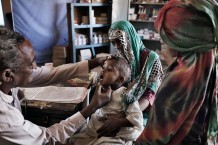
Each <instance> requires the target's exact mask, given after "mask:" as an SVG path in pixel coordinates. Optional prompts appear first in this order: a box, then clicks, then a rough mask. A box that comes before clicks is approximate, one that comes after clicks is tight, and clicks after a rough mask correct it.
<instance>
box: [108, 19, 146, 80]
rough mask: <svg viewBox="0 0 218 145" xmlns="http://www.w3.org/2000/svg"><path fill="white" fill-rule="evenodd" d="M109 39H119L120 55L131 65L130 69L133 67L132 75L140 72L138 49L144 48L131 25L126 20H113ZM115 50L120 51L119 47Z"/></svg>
mask: <svg viewBox="0 0 218 145" xmlns="http://www.w3.org/2000/svg"><path fill="white" fill-rule="evenodd" d="M109 39H110V40H115V39H119V40H120V42H121V43H122V46H123V52H124V54H121V56H122V57H124V58H125V59H126V60H127V61H128V62H129V64H130V65H132V69H134V72H133V73H134V74H133V76H137V75H138V74H139V72H140V70H139V68H140V66H139V61H140V51H142V50H143V49H145V46H144V44H143V43H142V40H141V39H140V37H139V36H138V34H137V32H136V30H135V28H134V27H133V25H132V24H131V23H129V22H128V21H117V22H114V23H113V24H112V26H111V28H110V30H109ZM117 51H118V52H119V53H121V52H120V51H119V49H118V50H117Z"/></svg>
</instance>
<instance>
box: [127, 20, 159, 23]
mask: <svg viewBox="0 0 218 145" xmlns="http://www.w3.org/2000/svg"><path fill="white" fill-rule="evenodd" d="M129 21H130V22H142V23H154V22H155V20H152V21H151V20H129Z"/></svg>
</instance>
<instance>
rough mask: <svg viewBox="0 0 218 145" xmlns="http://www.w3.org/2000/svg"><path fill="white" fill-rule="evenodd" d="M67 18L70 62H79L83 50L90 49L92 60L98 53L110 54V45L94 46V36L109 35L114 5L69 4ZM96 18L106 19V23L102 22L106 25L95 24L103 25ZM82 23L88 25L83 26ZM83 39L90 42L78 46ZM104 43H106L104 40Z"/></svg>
mask: <svg viewBox="0 0 218 145" xmlns="http://www.w3.org/2000/svg"><path fill="white" fill-rule="evenodd" d="M105 14H106V16H105ZM102 15H103V16H102ZM67 17H68V32H69V46H70V47H69V57H68V62H73V63H75V62H77V61H78V58H79V57H78V55H79V53H80V52H79V51H80V50H82V49H90V50H91V53H92V58H94V57H95V56H96V54H97V53H101V52H105V53H108V52H110V43H100V44H94V42H95V41H96V39H94V38H93V36H95V35H97V37H98V36H100V35H101V37H102V36H103V35H106V34H108V30H109V27H110V26H111V21H112V3H68V4H67ZM84 17H85V21H84ZM95 17H96V20H97V18H98V17H104V18H105V17H106V19H107V20H106V19H104V21H102V23H106V24H95V23H96V22H98V23H101V21H95V19H94V18H95ZM74 22H76V23H78V24H75V23H74ZM82 23H87V24H84V25H83V24H82ZM81 24H82V25H81ZM81 37H82V38H84V37H85V38H86V39H88V41H86V42H87V45H77V44H81V43H80V41H81V40H79V39H81ZM95 38H96V37H95ZM104 38H105V37H104ZM83 40H84V39H83ZM78 42H79V43H78ZM102 42H105V41H103V38H102ZM83 44H85V43H83Z"/></svg>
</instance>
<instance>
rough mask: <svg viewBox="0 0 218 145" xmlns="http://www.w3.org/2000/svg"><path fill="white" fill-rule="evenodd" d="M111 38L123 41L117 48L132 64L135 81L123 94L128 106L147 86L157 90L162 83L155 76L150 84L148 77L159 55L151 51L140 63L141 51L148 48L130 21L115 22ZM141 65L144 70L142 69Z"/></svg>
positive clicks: (111, 29) (110, 31)
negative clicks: (143, 62)
mask: <svg viewBox="0 0 218 145" xmlns="http://www.w3.org/2000/svg"><path fill="white" fill-rule="evenodd" d="M109 39H110V40H112V41H113V40H116V39H118V40H119V41H120V42H121V45H122V46H121V47H122V48H118V49H117V51H118V54H119V55H120V56H121V57H124V58H125V59H126V61H127V62H128V63H129V64H130V66H131V70H132V77H131V79H132V80H134V81H135V83H134V85H133V86H132V87H131V89H130V90H128V91H127V92H125V93H124V94H123V95H124V97H123V98H124V103H125V104H126V105H127V106H128V104H131V103H132V102H134V101H136V100H138V99H139V98H140V97H141V96H142V94H143V93H144V92H145V90H146V88H147V87H149V88H150V89H151V90H153V91H154V92H156V91H157V88H158V87H159V84H160V80H159V78H158V77H157V78H155V80H153V82H152V83H150V84H148V78H149V76H150V73H151V70H152V67H153V65H154V63H155V61H156V60H157V59H159V56H158V55H157V54H156V53H155V52H153V51H150V53H149V56H148V57H147V61H146V62H145V64H140V53H141V52H142V51H143V50H144V49H146V48H145V46H144V44H143V42H142V40H141V39H140V37H139V36H138V34H137V32H136V30H135V28H134V27H133V25H132V24H131V23H130V22H128V21H117V22H114V23H113V24H112V26H111V28H110V30H109ZM115 49H116V48H115ZM140 65H142V66H140ZM140 67H141V68H142V70H140ZM148 85H149V86H148Z"/></svg>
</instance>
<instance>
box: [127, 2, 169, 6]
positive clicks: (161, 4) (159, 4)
mask: <svg viewBox="0 0 218 145" xmlns="http://www.w3.org/2000/svg"><path fill="white" fill-rule="evenodd" d="M130 4H131V5H157V6H163V5H165V3H137V2H135V3H130Z"/></svg>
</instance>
